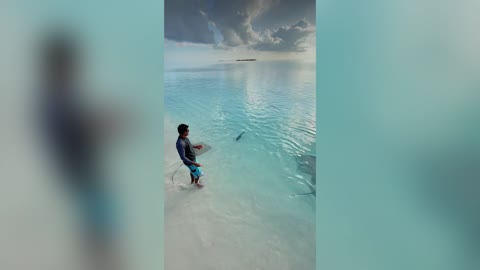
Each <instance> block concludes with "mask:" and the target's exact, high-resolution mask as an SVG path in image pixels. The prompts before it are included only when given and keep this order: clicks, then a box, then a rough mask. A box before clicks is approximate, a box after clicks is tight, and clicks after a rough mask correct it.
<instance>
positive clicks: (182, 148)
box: [176, 136, 196, 165]
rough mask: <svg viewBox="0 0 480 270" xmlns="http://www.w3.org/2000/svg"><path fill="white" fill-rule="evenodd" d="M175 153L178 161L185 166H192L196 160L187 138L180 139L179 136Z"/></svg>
mask: <svg viewBox="0 0 480 270" xmlns="http://www.w3.org/2000/svg"><path fill="white" fill-rule="evenodd" d="M176 146H177V151H178V154H179V155H180V159H181V160H182V161H183V163H184V164H185V165H192V163H193V162H195V160H196V156H195V151H194V150H193V145H192V143H191V142H190V140H189V139H188V138H185V139H182V138H181V137H180V136H179V137H178V139H177V144H176Z"/></svg>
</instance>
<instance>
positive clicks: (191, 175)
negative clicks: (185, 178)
mask: <svg viewBox="0 0 480 270" xmlns="http://www.w3.org/2000/svg"><path fill="white" fill-rule="evenodd" d="M190 178H191V179H192V181H191V182H190V185H191V184H193V179H194V178H193V174H190Z"/></svg>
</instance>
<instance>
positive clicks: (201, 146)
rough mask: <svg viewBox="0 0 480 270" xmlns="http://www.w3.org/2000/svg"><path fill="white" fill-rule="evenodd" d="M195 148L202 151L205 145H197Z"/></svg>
mask: <svg viewBox="0 0 480 270" xmlns="http://www.w3.org/2000/svg"><path fill="white" fill-rule="evenodd" d="M193 148H195V149H198V150H200V149H202V148H203V145H195V146H194V147H193Z"/></svg>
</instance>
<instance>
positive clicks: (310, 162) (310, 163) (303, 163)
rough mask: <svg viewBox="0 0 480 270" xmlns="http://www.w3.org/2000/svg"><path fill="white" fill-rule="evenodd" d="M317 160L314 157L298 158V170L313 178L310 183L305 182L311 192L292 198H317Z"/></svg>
mask: <svg viewBox="0 0 480 270" xmlns="http://www.w3.org/2000/svg"><path fill="white" fill-rule="evenodd" d="M316 164H317V158H316V157H315V156H312V155H300V156H298V157H297V170H298V171H301V172H303V173H306V174H309V175H310V176H311V178H310V181H305V182H306V184H307V187H308V188H309V189H310V192H306V193H301V194H294V195H291V196H300V195H313V196H316V193H317V192H316V185H317V169H316V168H317V167H316V166H317V165H316Z"/></svg>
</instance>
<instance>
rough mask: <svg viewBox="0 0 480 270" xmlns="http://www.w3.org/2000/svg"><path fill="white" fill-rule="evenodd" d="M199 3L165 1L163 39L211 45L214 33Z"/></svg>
mask: <svg viewBox="0 0 480 270" xmlns="http://www.w3.org/2000/svg"><path fill="white" fill-rule="evenodd" d="M202 9H203V5H202V3H199V1H182V0H167V1H165V38H167V39H171V40H175V41H179V42H183V41H186V42H193V43H204V44H212V43H214V42H215V39H214V33H213V32H212V31H211V30H209V28H208V19H207V18H206V16H205V14H204V13H202V11H201V10H202Z"/></svg>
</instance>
